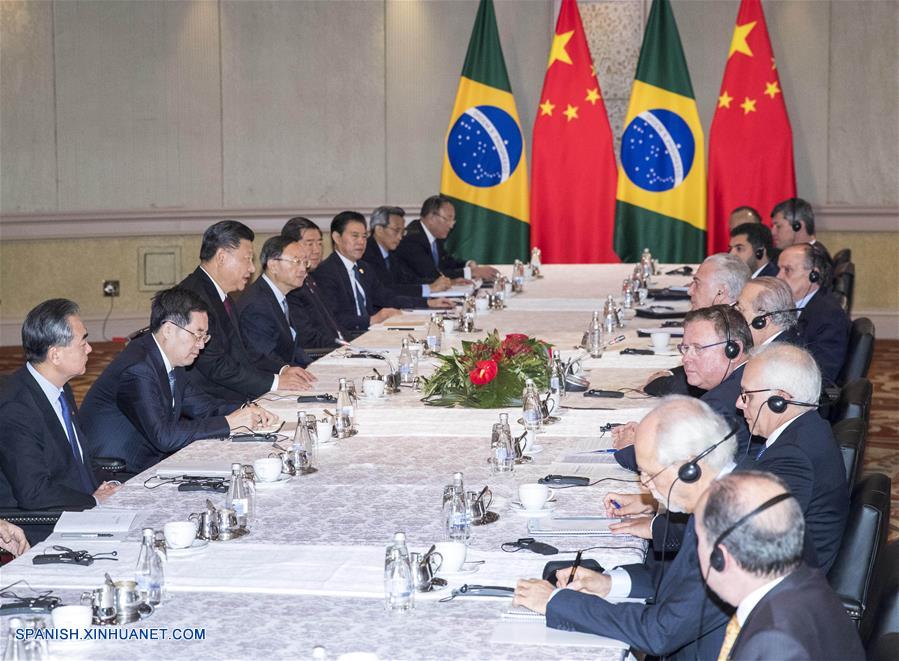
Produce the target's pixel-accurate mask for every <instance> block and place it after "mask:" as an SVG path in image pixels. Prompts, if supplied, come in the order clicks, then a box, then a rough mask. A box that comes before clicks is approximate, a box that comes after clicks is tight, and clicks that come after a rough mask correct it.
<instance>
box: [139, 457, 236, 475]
mask: <svg viewBox="0 0 899 661" xmlns="http://www.w3.org/2000/svg"><path fill="white" fill-rule="evenodd" d="M182 475H197V476H199V477H231V462H229V461H227V460H223V461H216V460H215V459H208V460H206V461H179V462H177V463H170V464H167V465H165V466H163V467H161V468H157V469H156V477H162V478H172V477H181V476H182Z"/></svg>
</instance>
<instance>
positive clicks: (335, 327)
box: [287, 275, 350, 349]
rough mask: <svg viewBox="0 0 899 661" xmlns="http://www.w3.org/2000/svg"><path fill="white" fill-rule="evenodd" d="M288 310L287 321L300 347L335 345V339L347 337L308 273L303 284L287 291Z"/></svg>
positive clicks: (345, 331) (318, 347)
mask: <svg viewBox="0 0 899 661" xmlns="http://www.w3.org/2000/svg"><path fill="white" fill-rule="evenodd" d="M287 310H288V311H289V312H290V323H291V325H292V326H293V327H294V328H295V329H296V331H297V341H298V342H299V344H300V346H302V347H305V348H307V349H330V348H333V347H337V346H338V344H337V342H335V341H334V340H335V339H336V338H338V337H343V338H344V339H345V340H349V339H350V337H349V336H348V334H349V331H347V330H346V329H344V328H341V327H340V324H338V323H337V320H335V319H334V315H333V314H331V311H330V310H329V309H328V306H327V305H325V302H324V301H323V300H322V297H321V293H320V292H319V289H318V285H317V284H316V282H315V279H314V278H313V277H312V276H311V275H307V276H306V281H305V282H304V283H303V286H302V287H298V288H297V289H294V290H293V291H291V292H289V293H288V294H287Z"/></svg>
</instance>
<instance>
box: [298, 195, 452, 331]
mask: <svg viewBox="0 0 899 661" xmlns="http://www.w3.org/2000/svg"><path fill="white" fill-rule="evenodd" d="M367 238H368V237H367V233H366V228H365V216H363V215H362V214H360V213H357V212H355V211H342V212H340V213H339V214H337V215H336V216H334V219H333V220H332V221H331V241H332V242H333V243H334V252H333V253H331V254H330V255H329V256H328V258H327V259H325V260H324V261H323V262H322V263H321V264H320V265H319V267H318V268H317V269H316V270H315V279H316V283H317V284H318V286H319V287H320V288H321V291H322V294H323V299H324V300H325V302H326V303H327V304H328V305H329V307H330V309H331V312H332V313H333V315H334V318H335V319H336V320H337V323H338V324H340V325H341V326H342V327H344V328H347V329H349V330H352V331H359V330H367V329H368V327H369V325H371V324H377V323H380V322H382V321H384V320H385V319H388V318H390V317H392V316H394V315H397V314H400V310H399V309H398V308H451V307H453V303H452V301H449V300H448V299H445V298H429V299H425V298H422V297H420V296H401V295H399V294H394V293H393V292H392V291H390V290H389V289H388V288H387V287H386V286H385V285H383V284H382V283H381V282H380V281H379V280H378V278H377V277H376V276H375V274H374V270H373V269H372V268H371V267H370V266H369V265H368V264H367V263H366V262H363V261H361V260H362V254H363V253H364V252H365V241H366V239H367Z"/></svg>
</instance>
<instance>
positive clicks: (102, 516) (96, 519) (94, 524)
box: [53, 507, 140, 533]
mask: <svg viewBox="0 0 899 661" xmlns="http://www.w3.org/2000/svg"><path fill="white" fill-rule="evenodd" d="M138 514H140V510H129V509H119V508H113V507H95V508H94V509H91V510H84V511H83V512H63V513H62V516H60V517H59V521H57V522H56V526H55V527H54V528H53V532H54V533H127V532H128V531H129V530H130V529H131V526H132V524H133V523H134V520H135V519H136V518H137V515H138Z"/></svg>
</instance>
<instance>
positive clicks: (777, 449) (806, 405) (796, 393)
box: [737, 342, 849, 572]
mask: <svg viewBox="0 0 899 661" xmlns="http://www.w3.org/2000/svg"><path fill="white" fill-rule="evenodd" d="M820 393H821V372H820V371H819V369H818V366H817V365H816V364H815V360H814V358H812V356H811V354H810V353H809V352H807V351H805V350H804V349H801V348H799V347H795V346H792V345H789V344H784V343H782V342H774V343H772V344H767V345H765V346H763V347H760V348H759V349H758V350H757V351H756V352H753V355H752V357H751V358H750V359H749V361H748V362H747V363H746V367H745V368H744V370H743V384H742V389H741V392H740V396H739V398H738V399H737V407H738V408H739V409H741V410H742V411H743V416H744V417H745V418H746V422H747V423H749V425H750V427H751V428H752V429H753V430H754V431H753V433H754V434H756V435H757V436H760V437H762V438H764V439H765V445H764V447H763V448H762V449H761V450H760V451H759V452H758V454H757V455H756V456H755V457H752V456H749V457H745V458H743V459H741V460H740V462H739V465H738V466H739V468H740V470H761V471H768V472H769V473H774V474H775V475H777V476H778V477H779V478H781V479H782V480H783V481H784V482H786V484H787V485H788V486H789V488H790V493H792V494H793V495H794V496H795V497H796V500H797V501H798V502H799V505H800V507H801V508H802V511H803V513H804V515H805V524H806V528H807V531H808V538H809V539H808V542H809V546H810V547H811V548H812V549H814V554H812V553H811V552H810V550H809V551H808V552H807V553H806V559H807V560H808V561H809V563H810V564H814V565H816V566H818V567H820V568H821V570H822V571H824V572H826V571H827V570H829V569H830V566H831V565H832V564H833V562H834V560H835V558H836V555H837V551H839V548H840V542H841V541H842V539H843V531H844V530H845V529H846V522H847V521H848V519H849V487H848V484H847V482H846V468H845V465H844V463H843V458H842V455H841V454H840V448H839V446H838V445H837V443H836V441H835V440H834V437H833V431H832V430H831V428H830V424H829V423H828V422H827V421H826V420H824V419H822V418H821V416H820V415H818V412H817V411H816V410H815V409H817V407H818V397H819V396H820Z"/></svg>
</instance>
